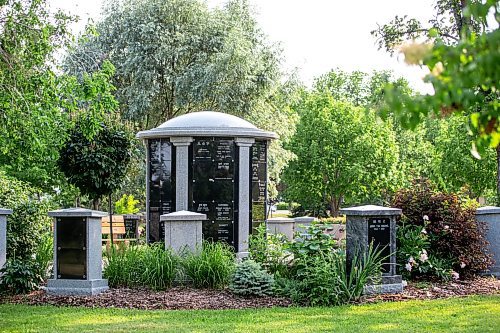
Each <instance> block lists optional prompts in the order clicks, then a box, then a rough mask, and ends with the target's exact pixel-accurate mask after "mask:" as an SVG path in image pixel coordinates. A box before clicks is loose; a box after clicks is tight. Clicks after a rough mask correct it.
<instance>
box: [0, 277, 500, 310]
mask: <svg viewBox="0 0 500 333" xmlns="http://www.w3.org/2000/svg"><path fill="white" fill-rule="evenodd" d="M469 295H500V280H496V279H494V278H476V279H474V280H468V281H454V282H448V283H410V284H409V285H408V286H407V287H405V289H404V291H403V293H401V294H392V295H376V296H367V297H363V299H362V300H361V301H360V302H359V303H374V302H383V301H407V300H414V299H438V298H448V297H463V296H469ZM0 303H11V304H29V305H57V306H84V307H90V308H95V307H103V308H128V309H147V310H152V309H168V310H180V309H248V308H268V307H289V306H291V305H292V302H291V301H290V300H289V299H286V298H278V297H253V298H243V297H238V296H236V295H234V294H232V293H231V292H230V291H229V290H210V289H192V288H185V287H175V288H171V289H169V290H167V291H151V290H148V289H128V288H118V289H110V290H108V291H106V292H104V293H102V294H99V295H96V296H92V297H91V296H52V295H47V294H46V293H45V291H43V290H39V291H35V292H32V293H31V294H28V295H20V296H7V297H5V296H4V297H3V298H2V297H1V296H0Z"/></svg>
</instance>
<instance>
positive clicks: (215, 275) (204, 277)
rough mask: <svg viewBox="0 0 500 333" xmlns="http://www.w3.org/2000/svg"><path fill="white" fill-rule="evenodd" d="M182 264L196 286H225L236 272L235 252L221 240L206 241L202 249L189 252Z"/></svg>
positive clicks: (217, 287)
mask: <svg viewBox="0 0 500 333" xmlns="http://www.w3.org/2000/svg"><path fill="white" fill-rule="evenodd" d="M182 265H183V267H184V271H185V274H186V275H187V277H189V278H190V280H191V283H192V284H193V285H194V286H195V287H196V288H215V289H220V288H224V287H225V286H227V285H228V284H229V282H230V281H231V276H232V274H233V272H234V268H235V267H234V254H233V251H232V250H231V248H230V247H229V246H228V245H226V244H224V243H220V242H204V243H203V246H202V248H201V249H198V250H197V251H196V252H193V253H188V254H187V255H186V257H185V258H184V259H183V262H182Z"/></svg>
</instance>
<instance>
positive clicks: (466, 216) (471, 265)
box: [392, 179, 491, 277]
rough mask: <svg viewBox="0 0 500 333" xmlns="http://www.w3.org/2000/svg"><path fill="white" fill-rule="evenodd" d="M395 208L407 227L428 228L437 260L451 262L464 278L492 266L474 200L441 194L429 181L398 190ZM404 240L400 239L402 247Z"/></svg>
mask: <svg viewBox="0 0 500 333" xmlns="http://www.w3.org/2000/svg"><path fill="white" fill-rule="evenodd" d="M392 205H393V207H398V208H401V209H402V210H403V214H404V216H403V217H404V218H405V219H406V220H405V223H406V224H408V225H414V226H416V227H420V228H422V229H425V232H426V233H427V235H428V240H429V242H430V248H431V249H433V251H434V253H433V255H434V256H435V259H436V260H437V261H439V262H441V263H442V262H446V261H448V260H450V261H451V264H452V268H453V270H454V271H455V272H458V273H459V274H460V275H464V276H471V275H473V274H475V273H477V272H478V271H481V270H483V269H486V268H487V267H488V266H489V265H490V264H491V256H490V255H489V254H487V253H486V252H485V251H486V248H487V247H486V245H487V241H486V239H485V237H484V225H483V224H479V223H477V222H476V219H475V212H476V206H475V205H474V204H471V202H470V201H465V200H463V199H461V198H460V197H459V196H458V195H457V194H453V193H442V192H438V191H436V190H435V188H434V187H433V185H432V184H431V183H430V182H429V181H428V180H421V179H420V180H417V181H414V183H413V186H412V187H411V188H409V189H403V190H400V191H398V192H397V193H396V194H395V197H394V199H393V202H392ZM424 220H425V221H429V222H428V223H427V224H425V222H424ZM400 235H401V234H400ZM404 241H405V240H404V239H401V238H399V239H398V242H399V243H400V244H401V243H402V242H404ZM399 264H400V265H403V266H404V265H406V263H405V262H399ZM445 266H446V265H445ZM454 276H455V277H456V276H457V275H456V273H455V274H454Z"/></svg>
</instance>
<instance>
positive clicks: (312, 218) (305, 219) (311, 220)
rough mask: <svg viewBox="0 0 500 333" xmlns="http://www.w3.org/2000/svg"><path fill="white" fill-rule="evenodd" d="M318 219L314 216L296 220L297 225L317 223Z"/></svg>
mask: <svg viewBox="0 0 500 333" xmlns="http://www.w3.org/2000/svg"><path fill="white" fill-rule="evenodd" d="M316 220H317V219H316V218H315V217H312V216H299V217H296V218H294V221H295V223H312V222H314V221H316Z"/></svg>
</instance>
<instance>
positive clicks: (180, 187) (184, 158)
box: [170, 137, 193, 211]
mask: <svg viewBox="0 0 500 333" xmlns="http://www.w3.org/2000/svg"><path fill="white" fill-rule="evenodd" d="M170 142H171V143H172V144H173V145H174V146H175V149H176V155H175V210H176V211H181V210H187V209H188V186H189V170H188V169H189V145H190V144H191V142H193V138H192V137H172V138H170Z"/></svg>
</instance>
